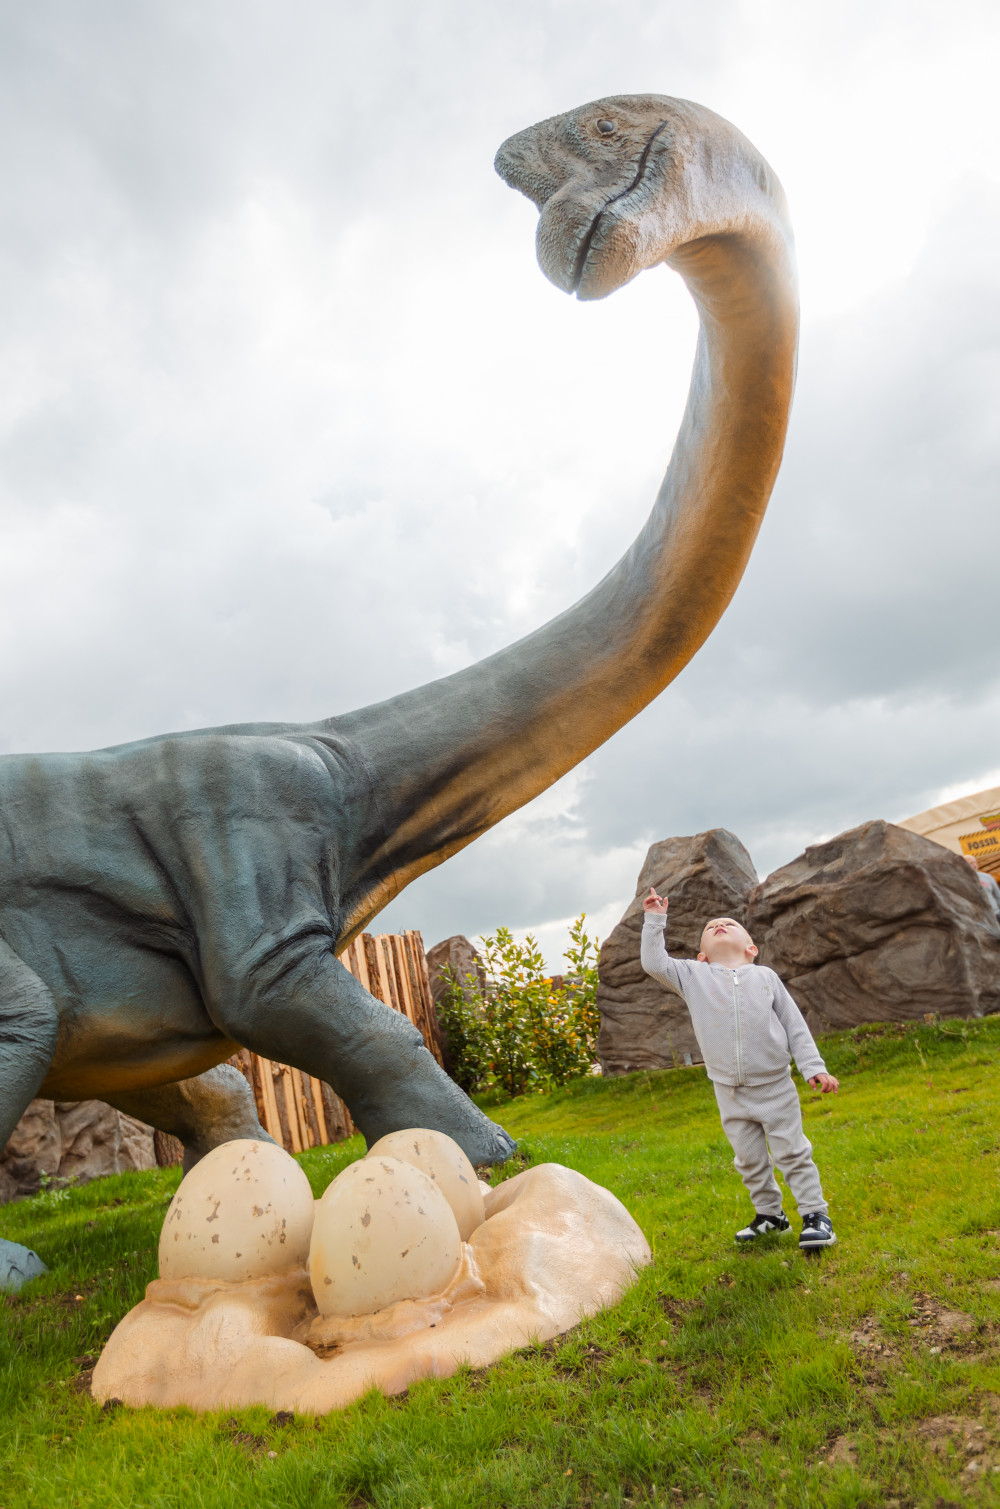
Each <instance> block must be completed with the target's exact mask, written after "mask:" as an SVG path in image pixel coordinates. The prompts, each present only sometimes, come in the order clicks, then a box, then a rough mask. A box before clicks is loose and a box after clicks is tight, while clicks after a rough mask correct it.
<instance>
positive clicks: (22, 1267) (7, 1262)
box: [0, 1237, 49, 1294]
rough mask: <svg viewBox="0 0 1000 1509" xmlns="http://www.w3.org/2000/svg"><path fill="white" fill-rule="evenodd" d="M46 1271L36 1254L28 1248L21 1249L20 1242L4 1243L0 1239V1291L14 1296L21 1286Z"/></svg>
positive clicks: (1, 1238) (0, 1238)
mask: <svg viewBox="0 0 1000 1509" xmlns="http://www.w3.org/2000/svg"><path fill="white" fill-rule="evenodd" d="M48 1271H49V1270H48V1269H47V1268H46V1266H45V1264H44V1263H43V1262H42V1260H41V1258H40V1257H39V1256H38V1254H37V1252H32V1250H31V1248H30V1247H22V1246H21V1244H20V1242H5V1241H4V1239H3V1237H0V1290H2V1291H4V1292H5V1293H7V1294H16V1293H17V1291H18V1290H19V1289H20V1288H21V1287H22V1285H24V1284H27V1283H28V1282H29V1281H30V1280H31V1279H33V1278H38V1277H39V1276H40V1275H41V1274H43V1273H48Z"/></svg>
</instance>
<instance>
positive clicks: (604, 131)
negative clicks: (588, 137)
mask: <svg viewBox="0 0 1000 1509" xmlns="http://www.w3.org/2000/svg"><path fill="white" fill-rule="evenodd" d="M597 129H598V131H600V133H601V135H602V136H610V135H611V133H612V131H613V130H614V129H615V123H614V121H598V122H597Z"/></svg>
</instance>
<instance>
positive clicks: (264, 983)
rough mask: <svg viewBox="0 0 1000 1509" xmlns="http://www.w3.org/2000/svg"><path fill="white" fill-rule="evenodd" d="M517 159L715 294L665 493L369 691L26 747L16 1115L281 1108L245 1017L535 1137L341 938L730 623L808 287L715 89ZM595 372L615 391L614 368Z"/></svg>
mask: <svg viewBox="0 0 1000 1509" xmlns="http://www.w3.org/2000/svg"><path fill="white" fill-rule="evenodd" d="M497 169H498V171H499V172H500V174H501V176H502V177H504V178H505V179H506V181H507V182H508V183H510V184H512V185H513V186H514V187H517V188H519V189H520V190H521V191H522V192H524V193H526V194H527V195H528V196H529V197H530V198H532V199H533V200H534V201H535V202H536V204H538V206H539V208H540V210H541V219H540V224H539V233H538V254H539V261H540V262H541V265H542V267H543V270H544V271H545V272H546V273H547V275H548V276H549V277H550V278H551V279H552V280H553V281H554V282H555V283H557V284H558V285H559V286H560V287H562V288H565V289H566V290H567V291H569V292H575V293H577V294H578V296H579V297H581V298H598V297H603V296H604V295H605V294H607V293H609V292H611V291H613V289H614V288H616V287H619V286H621V284H622V283H624V282H627V281H628V280H629V279H630V278H631V277H633V276H635V274H636V273H637V272H639V271H641V270H642V269H643V268H644V267H650V266H654V265H656V264H657V263H659V262H667V263H668V264H669V265H671V266H673V267H674V268H675V269H676V270H678V271H679V272H680V273H681V274H682V276H683V277H684V278H685V280H686V282H687V283H688V286H689V288H690V289H691V292H692V294H693V296H694V298H695V301H696V303H697V305H698V308H699V313H700V316H701V334H700V338H699V343H698V350H697V354H696V359H695V369H694V374H693V377H692V384H691V392H690V396H689V400H688V406H687V410H686V412H685V416H684V420H683V423H682V426H681V430H680V433H679V436H678V440H677V443H676V446H675V449H674V454H673V457H672V459H671V463H670V467H669V469H668V471H667V475H666V478H665V479H664V483H663V486H662V488H661V489H660V493H659V496H658V498H657V501H656V505H655V507H654V509H653V512H652V514H651V515H650V518H649V520H648V521H647V523H646V525H645V527H644V529H643V531H642V532H641V534H640V536H639V538H638V539H637V540H636V541H635V543H634V544H633V546H632V547H631V548H630V550H629V551H628V552H627V553H626V555H625V556H624V557H623V558H622V560H621V561H620V562H619V563H618V564H617V566H615V567H614V568H613V570H612V571H611V572H609V574H608V575H607V576H606V577H605V578H604V580H603V581H602V582H600V583H599V584H598V585H597V586H596V587H595V588H594V590H593V591H592V592H591V593H589V594H588V596H587V597H585V598H584V599H583V600H582V601H581V602H579V603H577V604H576V605H575V607H573V608H571V609H569V610H568V611H567V612H566V613H564V614H561V615H560V616H559V617H558V618H556V619H554V620H553V621H552V622H551V623H549V624H547V625H545V626H544V627H543V628H541V629H539V630H538V631H536V632H535V633H534V634H531V635H529V636H528V637H527V638H526V639H523V640H521V641H520V642H519V643H517V644H515V645H513V646H511V647H509V648H508V649H506V650H503V651H501V652H499V653H498V654H496V655H493V656H491V657H489V658H488V659H487V660H484V661H482V662H480V663H479V664H478V665H475V666H472V667H470V668H468V669H467V670H464V671H461V672H459V673H457V674H456V675H453V676H449V677H446V678H444V679H443V680H440V681H436V682H433V683H431V684H430V685H428V686H424V687H420V688H418V689H416V690H415V691H412V692H407V693H404V694H403V695H401V696H399V697H395V698H392V699H390V700H389V701H388V702H384V703H381V704H378V705H377V706H375V707H370V708H364V709H361V710H360V711H358V712H354V713H348V714H345V715H342V716H339V717H334V718H331V719H328V720H325V721H322V722H319V723H316V724H310V725H305V724H303V725H271V724H261V725H246V726H240V727H230V728H221V729H212V730H204V731H200V732H196V733H189V734H179V735H172V736H167V737H164V738H158V739H149V740H145V741H143V742H141V743H137V744H131V745H125V746H121V747H119V748H115V749H110V750H104V751H98V752H96V753H92V754H83V755H47V756H21V755H18V756H7V757H4V758H3V759H0V1145H2V1144H3V1142H4V1141H5V1140H6V1138H7V1137H8V1136H9V1135H10V1132H11V1130H12V1129H13V1127H14V1126H15V1125H16V1123H17V1121H18V1119H19V1118H20V1115H21V1114H22V1112H23V1110H24V1109H25V1107H26V1106H27V1104H28V1102H29V1101H30V1100H31V1099H32V1097H33V1096H34V1095H37V1094H43V1095H50V1096H52V1097H58V1098H78V1097H84V1096H93V1097H97V1098H100V1099H104V1100H107V1101H109V1102H110V1103H111V1104H112V1105H117V1106H119V1107H120V1108H121V1109H123V1110H126V1111H129V1112H131V1113H132V1114H136V1115H139V1116H141V1117H142V1118H143V1119H144V1120H146V1121H148V1122H151V1123H152V1124H153V1125H154V1126H159V1127H161V1128H162V1129H163V1130H165V1131H170V1132H173V1133H175V1134H176V1135H179V1136H181V1138H182V1140H183V1141H184V1142H185V1146H186V1149H187V1151H186V1161H187V1162H189V1163H190V1162H191V1161H194V1160H195V1159H196V1158H197V1157H199V1156H201V1155H202V1154H203V1153H204V1152H206V1151H208V1149H209V1148H210V1147H212V1146H215V1145H217V1144H218V1143H219V1142H221V1141H225V1140H227V1139H228V1138H229V1137H232V1136H257V1137H260V1136H262V1135H264V1134H263V1132H262V1130H261V1128H260V1126H259V1123H258V1122H257V1119H256V1113H255V1111H254V1109H253V1104H252V1100H251V1099H250V1096H249V1092H248V1090H247V1087H246V1086H245V1084H244V1082H243V1081H242V1079H241V1078H240V1076H239V1075H238V1074H236V1072H235V1071H233V1070H230V1069H228V1068H226V1067H225V1066H223V1065H222V1061H223V1060H224V1059H225V1058H226V1057H228V1056H229V1055H230V1054H231V1053H232V1052H233V1050H234V1047H235V1045H237V1044H239V1045H242V1046H245V1047H248V1048H251V1049H253V1050H254V1051H256V1052H259V1053H262V1054H264V1055H266V1056H268V1057H270V1058H274V1059H279V1060H282V1061H284V1062H287V1063H290V1064H293V1065H295V1066H297V1067H299V1068H302V1069H305V1070H307V1071H308V1072H310V1073H312V1074H315V1075H317V1076H319V1077H321V1078H323V1079H325V1080H327V1081H328V1082H329V1083H330V1084H332V1085H333V1086H334V1088H335V1089H336V1090H337V1091H338V1093H339V1094H341V1095H342V1097H343V1098H344V1100H345V1101H346V1102H347V1104H348V1106H349V1107H350V1110H351V1113H352V1116H353V1117H354V1120H355V1122H356V1123H357V1124H358V1126H359V1127H360V1129H361V1130H362V1131H363V1132H364V1134H365V1136H366V1137H367V1138H368V1140H369V1141H372V1140H374V1139H377V1138H378V1137H381V1136H383V1135H384V1134H385V1133H386V1132H389V1131H391V1130H394V1129H396V1128H399V1127H407V1126H427V1127H436V1128H438V1129H440V1130H441V1131H444V1132H446V1133H448V1134H449V1135H450V1136H452V1137H454V1138H455V1139H456V1140H457V1141H458V1142H459V1143H460V1144H461V1145H462V1146H463V1147H464V1148H465V1151H466V1152H467V1153H468V1154H469V1156H470V1157H471V1158H472V1160H473V1161H474V1162H476V1163H489V1162H496V1161H499V1160H501V1159H503V1158H505V1157H506V1156H508V1155H509V1152H510V1151H511V1149H512V1147H513V1144H512V1142H511V1140H510V1138H509V1137H508V1136H507V1134H506V1133H505V1132H503V1131H502V1129H501V1128H499V1127H497V1126H495V1125H494V1124H493V1123H492V1122H490V1121H489V1120H488V1119H487V1118H486V1117H485V1116H483V1115H482V1113H481V1112H480V1111H478V1109H477V1108H476V1107H475V1106H474V1105H473V1104H472V1103H471V1102H470V1101H469V1100H468V1099H467V1098H466V1097H465V1096H464V1095H463V1094H462V1092H461V1091H459V1090H458V1089H457V1087H456V1086H455V1085H454V1084H452V1082H451V1081H450V1080H449V1079H448V1078H447V1077H446V1076H445V1075H444V1074H443V1072H442V1071H441V1070H440V1069H439V1068H438V1066H437V1065H436V1063H435V1062H434V1060H433V1058H432V1056H431V1055H430V1053H428V1052H427V1050H426V1048H425V1047H424V1046H423V1044H422V1041H421V1040H420V1037H419V1034H418V1033H417V1032H416V1029H415V1028H413V1027H412V1026H411V1025H410V1024H409V1023H408V1022H407V1021H406V1020H405V1019H404V1018H403V1017H401V1016H400V1015H398V1014H397V1013H393V1012H391V1011H389V1010H388V1009H387V1008H386V1007H384V1006H382V1005H381V1004H380V1003H379V1002H376V1001H375V1000H374V999H373V998H372V997H371V996H369V995H368V994H367V993H366V992H365V991H364V990H363V989H362V987H361V986H360V985H359V984H358V982H357V981H356V980H354V979H353V977H352V976H351V975H350V974H349V973H348V972H347V971H346V970H345V969H343V967H342V966H341V965H340V964H339V963H338V961H337V959H336V957H335V954H336V950H337V949H339V948H342V947H343V946H344V945H345V944H346V943H347V942H348V941H349V940H350V938H351V937H353V936H354V935H355V934H356V933H357V932H359V931H360V930H361V929H362V928H363V927H364V926H365V925H366V923H367V922H368V921H369V920H370V919H371V918H372V917H373V916H374V915H375V914H376V913H377V912H378V911H379V910H380V909H381V908H382V907H383V906H384V905H385V904H386V902H387V901H388V900H390V899H391V898H392V897H393V896H395V895H396V894H397V893H398V892H399V890H400V889H401V888H402V887H403V886H404V885H406V884H408V883H409V881H411V880H412V879H414V878H415V877H416V876H418V875H420V874H422V873H423V872H424V871H426V870H427V869H429V868H431V867H432V866H433V865H436V864H439V863H441V862H442V860H444V859H446V858H447V857H448V856H449V855H451V854H453V853H455V852H456V851H457V850H459V849H460V848H462V847H464V846H465V845H466V844H468V843H470V842H471V841H472V840H473V839H474V838H476V837H478V836H479V835H480V834H482V833H483V832H485V831H486V830H487V829H488V828H490V827H491V826H492V825H493V824H495V823H496V822H498V821H499V820H500V819H501V818H503V817H504V816H506V815H507V814H508V813H510V812H512V811H514V810H515V809H516V808H517V807H520V806H521V805H523V803H525V802H526V801H529V800H530V799H531V798H532V797H534V796H536V795H537V794H538V793H539V792H540V791H543V790H544V789H545V788H546V787H548V786H549V785H551V784H552V783H553V782H554V781H555V780H557V779H558V778H559V777H560V776H562V775H563V774H565V772H566V771H567V770H569V769H571V768H572V766H573V765H575V764H577V763H578V762H579V761H580V760H582V759H583V758H585V756H586V755H588V754H589V753H590V752H591V751H592V750H593V749H595V748H596V747H597V746H598V745H599V744H601V743H602V742H603V741H604V740H606V739H607V738H608V737H610V735H611V734H612V733H613V732H614V731H615V730H616V729H617V728H619V727H621V726H622V724H623V723H625V722H627V721H628V719H630V718H631V717H633V716H634V715H635V714H636V713H637V712H638V711H639V710H640V709H641V708H642V707H644V706H645V705H646V704H647V703H648V702H649V701H650V700H651V699H652V698H653V697H655V696H656V695H657V693H658V692H659V691H660V690H662V688H663V687H664V686H665V685H666V684H667V683H668V682H669V681H670V680H671V679H672V678H673V677H674V676H675V675H676V674H677V672H678V670H680V668H681V667H682V666H683V665H684V664H685V663H686V662H687V660H688V659H690V657H691V655H692V654H693V653H694V652H695V650H696V649H697V648H698V646H699V645H700V644H701V643H702V641H703V640H704V639H705V637H706V636H707V635H708V633H709V632H710V631H711V629H712V627H713V626H714V624H715V623H716V621H717V620H718V618H719V616H720V614H721V613H722V611H723V610H724V608H725V606H726V604H727V603H728V601H729V598H730V597H731V595H732V593H733V591H734V590H735V588H736V585H737V583H738V581H739V579H740V576H741V575H742V572H743V569H744V566H745V564H746V561H747V559H748V557H749V553H750V550H751V548H752V546H753V542H754V539H755V537H756V533H757V529H758V527H759V524H760V520H761V518H762V516H763V512H764V508H765V506H766V504H767V500H768V497H769V495H770V491H771V488H772V486H773V482H774V478H775V475H776V473H777V468H778V465H779V462H780V457H781V451H782V446H783V442H784V433H785V425H786V422H787V415H788V409H789V404H790V400H791V393H792V383H793V375H794V362H795V344H796V332H797V308H796V298H795V286H794V276H793V272H792V263H791V235H790V231H789V228H788V224H787V218H786V215H785V209H784V200H783V196H782V194H781V190H780V187H779V186H778V184H777V182H776V180H775V179H774V177H773V174H772V173H771V171H770V169H769V168H768V167H767V165H766V163H764V162H763V160H762V159H761V158H760V156H759V155H758V154H757V153H756V151H755V150H754V148H753V147H751V146H750V144H749V143H748V142H747V141H746V140H745V138H743V137H742V136H740V134H739V132H737V131H736V130H735V129H734V128H733V127H732V126H730V125H729V124H728V123H727V122H725V121H722V120H721V119H720V118H719V117H718V116H715V115H713V114H712V113H711V112H710V111H707V110H704V109H702V108H701V107H699V106H697V105H692V104H689V103H687V102H685V101H678V100H670V99H667V98H665V97H663V96H637V97H631V96H630V97H620V98H611V99H605V100H599V101H597V102H595V103H594V104H592V105H587V106H583V107H581V109H579V110H575V111H572V112H570V113H569V114H567V115H564V116H560V117H556V118H555V119H553V120H551V121H544V122H542V123H541V124H540V125H538V126H535V127H532V128H531V129H530V130H529V131H525V132H521V133H520V134H519V135H517V136H515V137H512V138H511V139H510V140H509V141H508V142H506V143H505V144H504V146H503V147H502V148H501V149H500V152H499V154H498V157H497ZM573 380H574V381H581V382H586V381H590V382H592V383H593V384H594V385H595V386H594V391H593V393H592V394H590V393H588V392H587V391H586V388H585V387H584V388H583V390H582V391H581V401H583V402H587V401H590V399H591V398H593V399H595V400H597V399H599V388H600V381H601V375H600V374H599V373H596V374H591V375H590V376H589V378H587V379H578V378H576V377H574V378H573ZM213 1066H218V1067H213ZM2 1246H3V1244H2V1243H0V1248H2Z"/></svg>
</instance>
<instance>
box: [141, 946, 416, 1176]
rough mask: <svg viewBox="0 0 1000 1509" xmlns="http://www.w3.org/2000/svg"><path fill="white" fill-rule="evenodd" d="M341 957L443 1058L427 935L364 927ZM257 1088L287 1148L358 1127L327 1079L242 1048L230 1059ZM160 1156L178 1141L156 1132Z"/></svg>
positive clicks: (168, 1154) (267, 1120)
mask: <svg viewBox="0 0 1000 1509" xmlns="http://www.w3.org/2000/svg"><path fill="white" fill-rule="evenodd" d="M340 962H341V964H343V965H344V966H345V968H347V969H349V970H350V972H351V974H352V975H353V976H354V978H355V979H356V980H360V982H361V984H362V985H363V986H364V987H365V989H366V990H367V991H369V992H370V993H371V994H372V995H373V996H375V997H376V999H377V1000H379V1001H384V1002H385V1004H386V1005H387V1006H391V1007H392V1009H393V1010H394V1011H401V1012H402V1013H403V1015H404V1016H406V1017H408V1018H409V1020H410V1021H411V1022H412V1023H413V1025H414V1026H415V1027H417V1028H418V1029H419V1030H420V1032H421V1033H422V1034H423V1039H424V1042H425V1043H426V1044H427V1046H428V1048H429V1049H430V1051H431V1052H432V1053H433V1055H434V1057H435V1058H436V1059H437V1061H438V1063H439V1064H443V1062H444V1059H443V1056H442V1052H441V1035H440V1032H439V1030H438V1023H437V1013H436V1012H435V1010H434V1000H433V997H432V996H431V985H430V980H429V978H428V975H427V956H426V955H425V953H424V942H423V939H422V938H421V936H420V934H419V933H417V932H407V933H379V934H374V935H373V934H372V933H362V934H361V936H360V937H359V938H355V940H354V942H353V943H349V944H348V945H347V947H346V949H345V950H344V952H343V953H342V954H341V955H340ZM229 1062H230V1063H231V1064H232V1065H233V1066H234V1068H237V1069H239V1071H240V1072H241V1074H243V1075H244V1077H245V1078H246V1080H247V1082H248V1083H249V1085H250V1088H251V1089H252V1090H253V1096H254V1100H255V1101H256V1103H257V1115H258V1116H259V1117H260V1122H261V1126H262V1127H263V1128H264V1130H265V1131H266V1132H269V1133H270V1134H271V1136H272V1137H273V1138H274V1140H275V1142H280V1143H281V1145H282V1147H284V1148H286V1149H287V1151H288V1152H290V1153H301V1152H302V1151H303V1150H304V1149H305V1148H310V1147H321V1146H322V1145H323V1144H325V1143H328V1142H342V1141H343V1139H344V1138H345V1137H349V1136H350V1135H351V1133H352V1132H353V1131H354V1123H353V1122H352V1121H351V1116H350V1112H349V1111H348V1109H347V1107H346V1106H345V1104H344V1102H343V1101H342V1100H341V1099H340V1097H339V1096H338V1095H335V1094H334V1092H333V1090H331V1088H330V1086H329V1085H327V1084H324V1083H323V1082H322V1081H321V1080H318V1079H316V1078H314V1076H313V1075H311V1074H304V1073H302V1071H301V1070H299V1069H293V1068H291V1067H290V1066H289V1065H288V1064H278V1063H275V1062H273V1061H272V1060H271V1059H269V1058H261V1057H260V1056H259V1055H258V1054H256V1053H250V1052H249V1050H248V1049H246V1048H241V1049H240V1050H239V1052H238V1053H237V1054H236V1055H235V1056H234V1057H233V1058H231V1059H230V1060H229ZM156 1155H157V1162H158V1163H161V1164H165V1163H179V1162H180V1159H181V1144H180V1143H179V1142H178V1141H177V1139H176V1138H175V1137H167V1136H166V1135H165V1134H164V1133H162V1132H157V1134H156Z"/></svg>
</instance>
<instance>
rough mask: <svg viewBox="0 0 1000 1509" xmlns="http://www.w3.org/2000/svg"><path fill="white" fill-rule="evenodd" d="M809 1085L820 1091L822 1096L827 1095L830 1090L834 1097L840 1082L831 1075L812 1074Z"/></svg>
mask: <svg viewBox="0 0 1000 1509" xmlns="http://www.w3.org/2000/svg"><path fill="white" fill-rule="evenodd" d="M809 1083H810V1084H811V1085H812V1087H813V1089H814V1090H822V1091H823V1094H824V1095H829V1093H830V1091H831V1090H832V1091H833V1093H834V1095H836V1093H837V1091H838V1090H839V1089H840V1080H839V1079H834V1077H833V1075H832V1074H814V1075H813V1077H812V1079H811V1080H810V1081H809Z"/></svg>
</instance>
